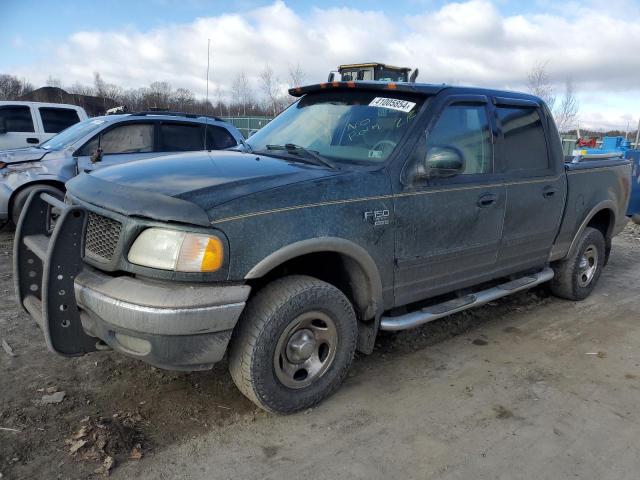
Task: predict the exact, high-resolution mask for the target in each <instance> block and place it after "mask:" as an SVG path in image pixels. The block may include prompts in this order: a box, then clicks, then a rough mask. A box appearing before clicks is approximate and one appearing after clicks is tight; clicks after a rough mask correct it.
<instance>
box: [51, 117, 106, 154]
mask: <svg viewBox="0 0 640 480" xmlns="http://www.w3.org/2000/svg"><path fill="white" fill-rule="evenodd" d="M104 123H105V120H100V119H98V118H93V119H89V120H85V121H83V122H80V123H76V124H75V125H72V126H70V127H69V128H67V129H65V130H63V131H61V132H60V133H59V134H57V135H56V136H55V137H52V138H50V139H49V140H47V141H46V142H43V143H41V144H40V148H44V149H45V150H62V149H63V148H66V147H68V146H69V145H73V144H74V143H75V142H77V141H78V140H80V139H81V138H83V137H84V136H85V135H87V134H89V133H91V132H93V131H94V130H97V129H98V128H100V126H101V125H102V124H104Z"/></svg>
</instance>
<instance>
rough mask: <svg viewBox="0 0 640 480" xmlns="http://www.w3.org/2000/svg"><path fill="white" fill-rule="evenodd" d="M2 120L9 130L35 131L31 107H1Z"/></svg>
mask: <svg viewBox="0 0 640 480" xmlns="http://www.w3.org/2000/svg"><path fill="white" fill-rule="evenodd" d="M2 121H4V122H3V123H4V125H5V128H6V129H7V132H35V130H34V128H33V119H32V118H31V109H30V108H29V107H25V106H15V107H0V122H2Z"/></svg>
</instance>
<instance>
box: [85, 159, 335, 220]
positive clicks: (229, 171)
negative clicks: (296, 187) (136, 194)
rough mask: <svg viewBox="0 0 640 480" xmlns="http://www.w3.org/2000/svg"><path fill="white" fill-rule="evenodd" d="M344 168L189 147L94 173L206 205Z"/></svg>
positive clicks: (332, 173)
mask: <svg viewBox="0 0 640 480" xmlns="http://www.w3.org/2000/svg"><path fill="white" fill-rule="evenodd" d="M337 173H339V172H338V171H333V170H329V169H326V168H322V167H316V166H313V165H306V164H302V163H290V162H288V161H287V160H281V159H278V158H272V157H267V156H263V155H257V154H249V153H242V152H232V151H212V152H195V153H194V152H189V153H184V154H178V155H167V156H164V157H157V158H151V159H147V160H140V161H137V162H131V163H126V164H122V165H117V166H112V167H107V168H104V169H100V170H97V171H95V172H93V173H91V175H90V176H91V177H94V178H98V179H100V180H104V181H107V182H110V183H115V184H118V185H122V186H125V187H130V188H133V189H136V190H142V191H147V192H150V193H154V194H161V195H165V196H170V197H174V198H176V199H181V200H186V201H188V202H191V203H194V204H196V205H198V206H199V207H200V208H202V209H203V210H205V211H209V210H210V209H211V208H213V207H215V206H216V205H220V204H222V203H226V202H228V201H231V200H234V199H236V198H239V197H242V196H245V195H250V194H252V193H256V192H260V191H264V190H267V189H270V188H276V187H281V186H284V185H289V184H292V183H298V182H302V181H306V180H312V179H316V178H321V177H326V176H332V175H336V174H337Z"/></svg>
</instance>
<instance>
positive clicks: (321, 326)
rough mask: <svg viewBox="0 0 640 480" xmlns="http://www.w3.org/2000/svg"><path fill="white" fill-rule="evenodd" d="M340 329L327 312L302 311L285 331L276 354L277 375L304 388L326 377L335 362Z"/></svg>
mask: <svg viewBox="0 0 640 480" xmlns="http://www.w3.org/2000/svg"><path fill="white" fill-rule="evenodd" d="M337 346H338V331H337V329H336V325H335V323H334V321H333V320H332V319H331V317H329V316H328V315H327V314H325V313H322V312H318V311H311V312H305V313H303V314H302V315H299V316H298V317H296V318H295V319H293V321H292V322H291V323H290V324H289V325H288V326H287V328H286V329H285V330H284V332H282V335H280V338H279V339H278V343H277V344H276V350H275V353H274V356H273V367H274V370H275V372H276V377H278V380H280V382H281V383H282V384H283V385H284V386H286V387H289V388H295V389H298V388H304V387H307V386H309V385H311V384H312V383H313V382H314V381H316V380H317V379H319V378H320V377H322V375H324V374H325V373H326V371H327V370H328V369H329V367H331V365H332V364H333V360H334V359H335V356H336V350H337Z"/></svg>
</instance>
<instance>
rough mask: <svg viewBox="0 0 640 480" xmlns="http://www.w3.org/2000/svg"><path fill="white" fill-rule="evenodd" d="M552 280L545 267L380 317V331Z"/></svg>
mask: <svg viewBox="0 0 640 480" xmlns="http://www.w3.org/2000/svg"><path fill="white" fill-rule="evenodd" d="M552 278H553V270H552V269H551V268H549V267H547V268H545V269H544V270H541V271H540V272H538V273H536V274H535V275H527V276H525V277H522V278H518V279H516V280H511V281H509V282H506V283H502V284H500V285H498V286H496V287H492V288H488V289H486V290H481V291H479V292H476V293H472V294H469V295H466V296H464V297H461V298H456V299H454V300H449V301H448V302H443V303H438V304H436V305H431V306H429V307H425V308H423V309H421V310H417V311H415V312H411V313H407V314H405V315H400V316H397V317H382V319H381V321H380V330H406V329H407V328H414V327H417V326H419V325H422V324H424V323H428V322H432V321H434V320H438V319H439V318H442V317H446V316H448V315H452V314H454V313H458V312H462V311H463V310H468V309H469V308H473V307H479V306H480V305H484V304H486V303H489V302H491V301H493V300H497V299H498V298H502V297H506V296H507V295H511V294H513V293H517V292H520V291H522V290H527V289H529V288H531V287H535V286H536V285H540V284H541V283H544V282H548V281H549V280H551V279H552Z"/></svg>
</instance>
